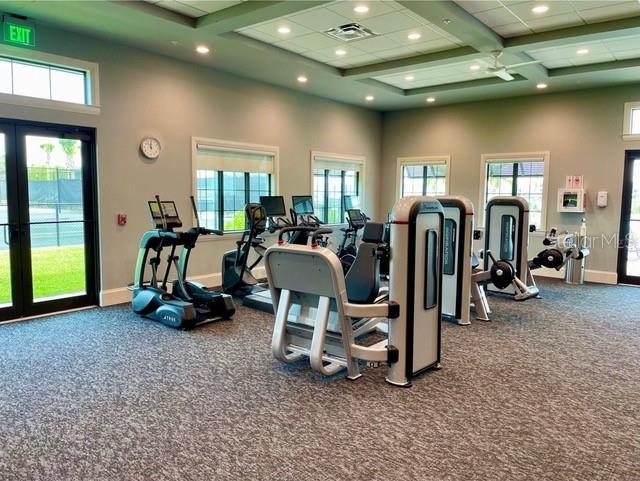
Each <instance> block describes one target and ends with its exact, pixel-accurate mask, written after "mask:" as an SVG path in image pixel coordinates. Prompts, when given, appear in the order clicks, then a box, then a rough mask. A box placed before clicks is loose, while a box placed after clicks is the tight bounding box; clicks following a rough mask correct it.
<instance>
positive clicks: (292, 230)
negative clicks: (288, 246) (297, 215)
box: [278, 225, 317, 244]
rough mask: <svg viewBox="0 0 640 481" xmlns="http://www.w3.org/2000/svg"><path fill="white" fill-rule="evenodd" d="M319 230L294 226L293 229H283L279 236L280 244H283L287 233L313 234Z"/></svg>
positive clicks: (304, 226) (305, 226)
mask: <svg viewBox="0 0 640 481" xmlns="http://www.w3.org/2000/svg"><path fill="white" fill-rule="evenodd" d="M315 230H317V229H316V228H315V227H310V226H307V225H294V226H291V227H283V228H282V229H280V233H279V234H278V244H283V243H284V241H283V240H282V236H283V235H284V234H286V233H287V232H296V231H297V232H313V231H315Z"/></svg>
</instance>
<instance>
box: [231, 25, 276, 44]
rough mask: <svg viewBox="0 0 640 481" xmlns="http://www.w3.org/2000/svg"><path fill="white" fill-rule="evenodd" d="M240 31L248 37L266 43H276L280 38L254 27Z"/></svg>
mask: <svg viewBox="0 0 640 481" xmlns="http://www.w3.org/2000/svg"><path fill="white" fill-rule="evenodd" d="M240 33H242V35H246V36H247V37H251V38H254V39H256V40H260V41H261V42H266V43H276V42H278V41H279V40H280V39H279V38H276V37H274V36H273V35H269V34H266V33H264V32H261V31H259V30H255V29H253V28H247V29H245V30H242V31H241V32H240Z"/></svg>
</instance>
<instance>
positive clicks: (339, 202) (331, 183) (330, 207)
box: [311, 153, 364, 224]
mask: <svg viewBox="0 0 640 481" xmlns="http://www.w3.org/2000/svg"><path fill="white" fill-rule="evenodd" d="M311 157H312V162H313V208H314V211H315V215H316V216H317V217H318V218H319V219H320V220H321V221H322V222H324V223H326V224H342V223H344V222H345V207H344V196H347V195H348V196H355V197H357V198H358V199H360V198H361V189H360V185H361V182H362V179H361V177H362V170H363V165H364V164H363V162H364V159H363V158H361V157H352V156H340V155H337V154H320V153H312V155H311ZM358 202H359V200H358Z"/></svg>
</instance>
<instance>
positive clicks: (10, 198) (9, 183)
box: [0, 123, 22, 321]
mask: <svg viewBox="0 0 640 481" xmlns="http://www.w3.org/2000/svg"><path fill="white" fill-rule="evenodd" d="M13 133H14V129H13V125H10V124H4V123H0V321H4V320H6V319H13V318H15V317H18V316H19V313H20V312H21V310H22V296H21V293H22V291H21V287H20V283H21V282H20V281H21V279H20V243H19V241H20V236H19V218H18V200H17V192H18V191H17V185H16V184H17V182H16V168H15V167H16V162H15V149H14V142H13V139H14V135H13Z"/></svg>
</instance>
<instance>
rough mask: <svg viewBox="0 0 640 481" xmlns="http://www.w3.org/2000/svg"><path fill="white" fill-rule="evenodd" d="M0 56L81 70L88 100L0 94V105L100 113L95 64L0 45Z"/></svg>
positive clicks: (97, 74)
mask: <svg viewBox="0 0 640 481" xmlns="http://www.w3.org/2000/svg"><path fill="white" fill-rule="evenodd" d="M0 55H2V56H6V57H9V58H12V59H16V60H24V61H26V62H38V63H42V64H46V65H52V66H58V67H62V68H64V67H67V68H72V69H77V70H83V71H85V72H86V73H87V76H88V82H87V84H86V85H85V89H86V90H87V93H88V99H89V103H88V104H76V103H73V102H61V101H59V100H51V99H39V98H37V97H26V96H23V95H14V94H6V93H0V103H4V104H10V105H18V106H22V107H37V108H46V109H52V110H60V111H65V112H75V113H81V114H93V115H98V114H99V113H100V80H99V67H98V64H97V63H94V62H87V61H85V60H78V59H75V58H69V57H62V56H60V55H54V54H51V53H45V52H40V51H38V50H25V49H24V48H18V47H12V46H10V45H0Z"/></svg>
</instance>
